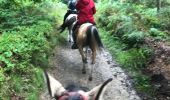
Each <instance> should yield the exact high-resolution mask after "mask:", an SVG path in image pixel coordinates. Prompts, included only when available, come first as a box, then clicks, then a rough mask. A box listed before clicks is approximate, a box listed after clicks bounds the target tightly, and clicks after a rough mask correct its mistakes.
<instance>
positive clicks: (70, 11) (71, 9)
mask: <svg viewBox="0 0 170 100" xmlns="http://www.w3.org/2000/svg"><path fill="white" fill-rule="evenodd" d="M70 14H77V11H76V6H75V2H74V1H73V0H71V1H69V2H68V10H67V13H66V14H65V15H64V20H63V24H62V25H61V27H60V29H61V32H63V31H64V28H65V26H64V23H65V20H66V18H67V17H68V16H69V15H70Z"/></svg>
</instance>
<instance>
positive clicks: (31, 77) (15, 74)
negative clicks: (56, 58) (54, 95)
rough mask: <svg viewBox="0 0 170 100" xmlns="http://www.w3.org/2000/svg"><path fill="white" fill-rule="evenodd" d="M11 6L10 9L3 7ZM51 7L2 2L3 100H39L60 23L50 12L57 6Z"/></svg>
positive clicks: (0, 61)
mask: <svg viewBox="0 0 170 100" xmlns="http://www.w3.org/2000/svg"><path fill="white" fill-rule="evenodd" d="M12 2H14V4H13V3H12ZM46 2H47V1H46ZM8 3H9V4H11V7H5V6H4V5H5V4H8ZM50 4H51V3H47V4H46V6H45V5H44V2H42V3H41V4H34V3H33V1H32V0H26V1H21V0H13V1H9V0H8V1H2V2H0V6H1V7H2V9H1V10H0V14H1V16H0V21H1V22H2V23H1V25H0V34H1V35H0V47H1V48H0V90H2V91H1V92H0V97H2V99H4V100H6V99H9V98H8V97H10V96H11V95H13V94H16V95H18V96H21V97H22V96H23V97H26V99H30V100H32V99H35V100H36V99H38V98H37V96H38V95H39V92H38V91H40V89H41V88H42V84H43V82H42V81H43V79H42V72H41V71H40V69H39V68H47V67H48V56H49V55H50V54H51V49H52V47H54V45H55V44H53V43H56V41H57V35H56V33H54V32H53V28H54V26H53V25H56V24H58V23H56V21H55V20H56V18H55V17H53V16H54V14H52V11H51V9H52V7H54V6H56V4H53V5H52V6H49V5H50ZM57 5H60V4H57ZM44 6H45V7H51V8H49V9H45V7H44ZM53 12H54V10H53ZM57 18H59V16H57ZM54 41H55V42H54ZM28 97H29V98H28Z"/></svg>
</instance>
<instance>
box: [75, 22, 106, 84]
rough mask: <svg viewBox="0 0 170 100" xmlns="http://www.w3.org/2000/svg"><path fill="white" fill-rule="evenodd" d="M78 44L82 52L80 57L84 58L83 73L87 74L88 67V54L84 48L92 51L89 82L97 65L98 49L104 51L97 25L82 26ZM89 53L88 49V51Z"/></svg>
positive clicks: (77, 39)
mask: <svg viewBox="0 0 170 100" xmlns="http://www.w3.org/2000/svg"><path fill="white" fill-rule="evenodd" d="M76 37H77V38H76V43H77V46H78V49H79V52H80V55H81V57H82V61H83V69H82V73H83V74H85V73H86V66H87V53H84V52H83V48H84V47H89V48H90V49H91V51H92V57H91V59H92V62H91V65H92V66H91V71H90V76H89V80H90V81H91V80H92V73H93V69H94V65H95V59H96V52H97V49H100V50H103V44H102V42H101V39H100V37H99V33H98V30H97V28H96V26H95V25H93V24H91V23H84V24H82V25H81V26H80V27H79V29H78V32H77V34H76ZM86 51H87V49H86Z"/></svg>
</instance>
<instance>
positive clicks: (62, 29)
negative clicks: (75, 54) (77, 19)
mask: <svg viewBox="0 0 170 100" xmlns="http://www.w3.org/2000/svg"><path fill="white" fill-rule="evenodd" d="M70 14H71V11H70V10H68V11H67V13H66V14H65V15H64V19H63V24H62V25H61V26H60V29H61V32H63V31H64V29H65V27H66V26H65V24H64V23H65V20H66V18H67V17H68V16H69V15H70Z"/></svg>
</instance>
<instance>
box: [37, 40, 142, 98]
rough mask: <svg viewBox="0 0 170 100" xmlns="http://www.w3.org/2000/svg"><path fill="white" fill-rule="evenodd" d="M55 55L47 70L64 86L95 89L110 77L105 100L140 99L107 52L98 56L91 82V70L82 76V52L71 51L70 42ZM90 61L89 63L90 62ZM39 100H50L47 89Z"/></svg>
mask: <svg viewBox="0 0 170 100" xmlns="http://www.w3.org/2000/svg"><path fill="white" fill-rule="evenodd" d="M53 52H54V56H53V57H51V58H50V66H51V67H50V68H49V69H48V72H49V73H50V74H51V75H52V76H53V77H55V78H56V79H57V80H59V81H60V82H61V83H62V84H63V86H66V85H67V84H68V83H76V84H78V85H80V86H83V87H88V88H89V89H92V88H93V87H95V86H96V85H99V84H101V83H103V82H104V81H105V80H107V79H108V78H110V77H113V81H112V82H111V83H110V84H109V85H108V87H107V90H106V91H105V94H104V96H103V98H104V100H141V99H140V98H139V96H138V95H137V94H136V92H135V90H133V87H132V86H131V83H130V81H129V78H128V76H127V75H126V73H125V72H124V71H123V70H122V69H121V68H120V67H119V65H118V64H116V62H115V61H114V60H112V57H111V55H110V54H109V53H108V52H107V51H105V52H104V53H102V54H100V53H99V52H98V53H97V59H96V66H95V68H94V73H93V80H92V81H89V80H88V77H89V75H88V73H89V72H90V71H89V70H90V68H87V73H86V74H82V73H81V70H82V66H83V63H82V61H81V57H80V54H79V51H78V50H72V49H71V45H70V43H66V45H64V46H61V45H60V46H57V48H55V49H54V51H53ZM88 56H90V55H88ZM89 58H90V57H88V63H89V62H90V61H89V60H90V59H89ZM39 99H40V100H51V98H50V97H49V93H48V91H47V90H46V91H45V92H43V93H42V94H41V96H40V98H39Z"/></svg>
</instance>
